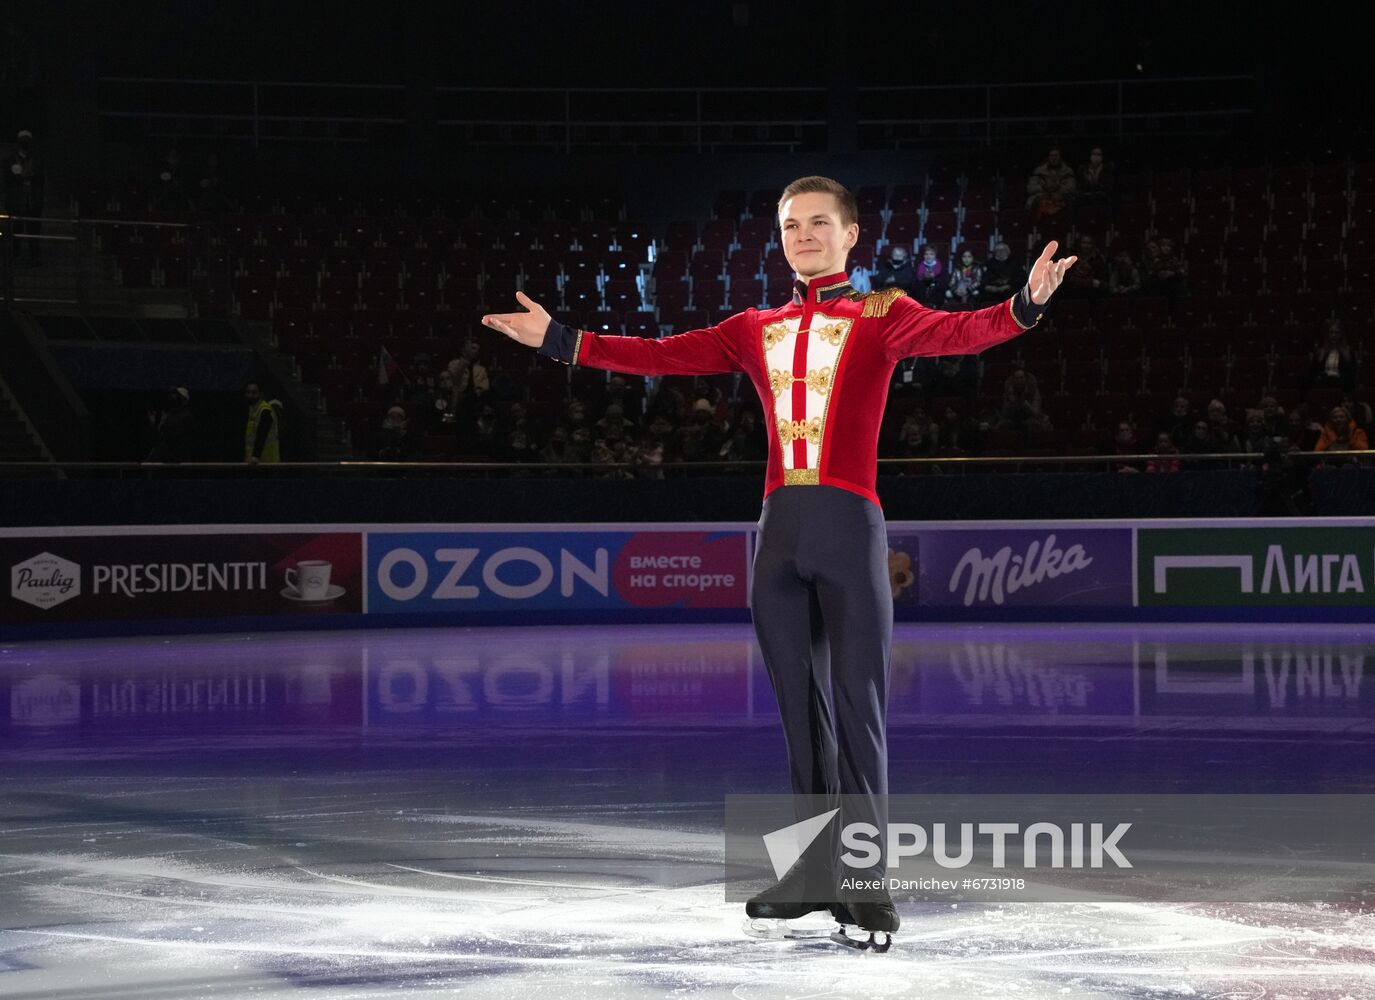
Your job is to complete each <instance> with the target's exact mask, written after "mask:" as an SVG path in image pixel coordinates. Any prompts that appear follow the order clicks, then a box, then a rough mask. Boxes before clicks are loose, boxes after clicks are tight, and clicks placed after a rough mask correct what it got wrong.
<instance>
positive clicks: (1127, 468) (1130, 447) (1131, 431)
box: [1112, 420, 1141, 472]
mask: <svg viewBox="0 0 1375 1000" xmlns="http://www.w3.org/2000/svg"><path fill="white" fill-rule="evenodd" d="M1112 453H1113V454H1114V455H1117V456H1119V457H1120V456H1122V455H1139V454H1140V453H1141V442H1139V441H1138V440H1137V439H1136V425H1135V424H1133V423H1132V422H1131V421H1130V420H1123V421H1120V422H1119V423H1118V425H1117V433H1116V434H1114V435H1113V438H1112ZM1117 471H1118V472H1140V471H1141V463H1140V462H1119V463H1118V464H1117Z"/></svg>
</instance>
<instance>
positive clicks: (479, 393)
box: [449, 337, 492, 402]
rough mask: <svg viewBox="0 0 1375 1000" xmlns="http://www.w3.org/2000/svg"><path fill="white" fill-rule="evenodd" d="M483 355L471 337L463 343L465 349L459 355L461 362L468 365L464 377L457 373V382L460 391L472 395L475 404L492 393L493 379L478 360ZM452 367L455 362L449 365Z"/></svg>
mask: <svg viewBox="0 0 1375 1000" xmlns="http://www.w3.org/2000/svg"><path fill="white" fill-rule="evenodd" d="M481 353H482V348H481V347H480V346H479V344H478V342H477V341H476V340H474V339H473V338H471V337H469V338H468V339H466V340H464V341H463V347H462V349H461V353H460V354H459V360H461V361H464V362H466V363H467V369H466V372H465V375H464V376H463V377H459V376H458V375H457V373H455V378H456V382H455V384H456V385H458V387H459V389H460V391H462V392H463V393H465V394H469V395H471V397H472V399H473V400H474V401H475V402H481V401H482V398H483V397H484V396H486V395H487V393H489V392H491V391H492V379H491V376H490V375H489V374H488V372H487V368H486V367H485V366H484V365H483V364H482V362H481V361H480V360H479V359H478V355H480V354H481ZM449 364H450V365H451V366H452V365H453V362H450V363H449Z"/></svg>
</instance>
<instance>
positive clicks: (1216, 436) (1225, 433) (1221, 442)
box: [1207, 399, 1241, 452]
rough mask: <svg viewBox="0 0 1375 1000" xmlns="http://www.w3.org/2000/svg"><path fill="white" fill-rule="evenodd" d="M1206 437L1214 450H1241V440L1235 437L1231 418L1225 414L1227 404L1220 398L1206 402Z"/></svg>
mask: <svg viewBox="0 0 1375 1000" xmlns="http://www.w3.org/2000/svg"><path fill="white" fill-rule="evenodd" d="M1207 421H1208V439H1209V440H1210V441H1211V442H1212V444H1213V450H1214V451H1216V452H1224V451H1226V452H1238V451H1241V441H1240V440H1239V439H1238V437H1237V433H1236V427H1235V425H1234V424H1233V422H1232V418H1231V417H1229V416H1228V415H1227V404H1226V403H1224V402H1223V401H1222V400H1220V399H1214V400H1210V401H1209V403H1208V413H1207Z"/></svg>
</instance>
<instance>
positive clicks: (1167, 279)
mask: <svg viewBox="0 0 1375 1000" xmlns="http://www.w3.org/2000/svg"><path fill="white" fill-rule="evenodd" d="M1146 254H1147V258H1146V274H1145V287H1146V290H1147V291H1148V292H1150V293H1151V294H1153V295H1182V294H1184V290H1185V271H1186V269H1185V264H1184V260H1183V258H1181V257H1180V256H1179V254H1178V253H1177V252H1176V250H1175V244H1174V240H1172V239H1169V238H1168V237H1162V238H1161V239H1160V240H1158V241H1152V242H1148V243H1147V244H1146Z"/></svg>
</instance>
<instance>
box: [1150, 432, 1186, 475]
mask: <svg viewBox="0 0 1375 1000" xmlns="http://www.w3.org/2000/svg"><path fill="white" fill-rule="evenodd" d="M1146 471H1147V472H1178V471H1179V449H1178V448H1176V447H1175V444H1174V441H1172V440H1171V439H1170V435H1169V434H1167V433H1166V432H1165V431H1161V432H1160V433H1159V434H1157V435H1156V436H1155V453H1154V456H1153V457H1152V458H1151V459H1150V460H1149V461H1148V462H1147V463H1146Z"/></svg>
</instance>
